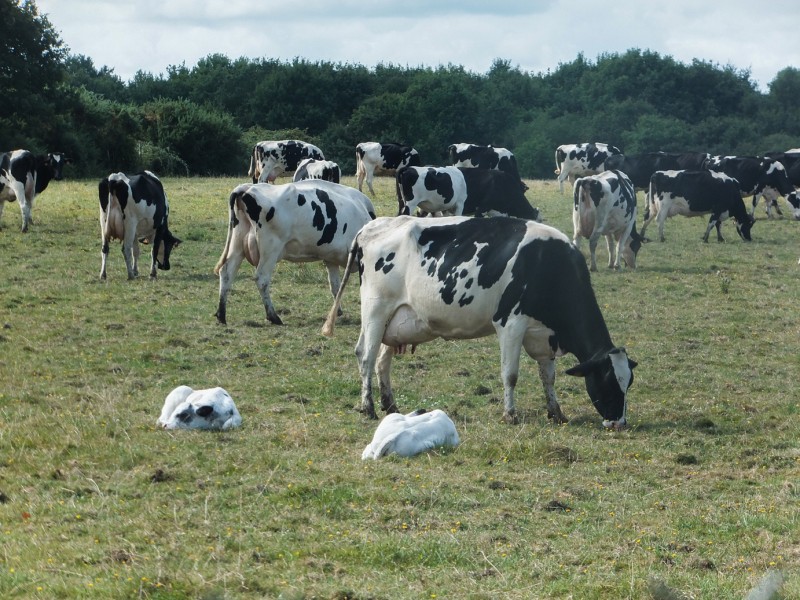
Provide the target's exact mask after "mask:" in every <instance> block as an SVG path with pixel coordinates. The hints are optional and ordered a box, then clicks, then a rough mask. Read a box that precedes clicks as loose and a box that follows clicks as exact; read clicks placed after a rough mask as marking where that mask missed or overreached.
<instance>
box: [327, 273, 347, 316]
mask: <svg viewBox="0 0 800 600" xmlns="http://www.w3.org/2000/svg"><path fill="white" fill-rule="evenodd" d="M323 264H324V265H325V268H326V269H327V270H328V287H330V290H331V296H333V299H334V300H336V293H337V292H338V291H339V286H340V285H341V284H342V275H341V273H340V272H339V267H338V266H337V265H334V264H332V263H328V262H324V261H323ZM336 314H337V315H338V316H340V317H341V316H342V307H341V305H339V310H338V312H337V313H336Z"/></svg>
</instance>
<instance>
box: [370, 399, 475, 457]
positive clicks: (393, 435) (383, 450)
mask: <svg viewBox="0 0 800 600" xmlns="http://www.w3.org/2000/svg"><path fill="white" fill-rule="evenodd" d="M459 442H460V440H459V438H458V432H457V431H456V426H455V424H454V423H453V421H452V420H451V419H450V417H448V416H447V415H446V414H445V412H444V411H442V410H439V409H436V410H433V411H431V412H426V411H425V410H422V409H420V410H415V411H414V412H412V413H408V414H407V415H401V414H400V413H392V414H390V415H386V416H385V417H384V418H383V420H382V421H381V422H380V424H379V425H378V428H377V429H376V430H375V435H373V436H372V441H371V442H370V443H369V444H367V447H366V448H364V452H362V453H361V460H367V459H368V458H371V459H373V460H378V459H379V458H381V457H382V456H388V455H389V454H397V455H398V456H416V455H417V454H420V453H422V452H426V451H428V450H432V449H434V448H442V447H451V448H454V447H456V446H458V444H459Z"/></svg>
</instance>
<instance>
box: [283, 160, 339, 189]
mask: <svg viewBox="0 0 800 600" xmlns="http://www.w3.org/2000/svg"><path fill="white" fill-rule="evenodd" d="M341 178H342V170H341V169H340V168H339V165H337V164H336V163H335V162H333V161H332V160H317V159H316V158H305V159H303V160H301V161H300V163H299V164H298V165H297V169H296V170H295V172H294V175H293V176H292V181H294V182H297V181H303V180H305V179H324V180H325V181H332V182H333V183H339V180H340V179H341Z"/></svg>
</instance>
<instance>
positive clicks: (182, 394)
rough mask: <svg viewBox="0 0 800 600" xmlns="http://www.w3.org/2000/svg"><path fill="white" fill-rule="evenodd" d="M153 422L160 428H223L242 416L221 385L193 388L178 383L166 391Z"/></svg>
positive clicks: (230, 425)
mask: <svg viewBox="0 0 800 600" xmlns="http://www.w3.org/2000/svg"><path fill="white" fill-rule="evenodd" d="M157 422H158V424H159V425H161V427H163V428H164V429H214V430H223V431H224V430H227V429H234V428H235V427H239V425H241V424H242V417H241V415H240V414H239V411H238V410H237V409H236V405H235V404H234V402H233V398H231V395H230V394H229V393H228V392H226V391H225V390H224V389H222V388H221V387H215V388H210V389H207V390H193V389H192V388H190V387H189V386H188V385H181V386H178V387H176V388H175V389H174V390H172V391H171V392H170V393H169V395H167V398H166V400H164V407H163V408H162V409H161V416H160V417H158V421H157Z"/></svg>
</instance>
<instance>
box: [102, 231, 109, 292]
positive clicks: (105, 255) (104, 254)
mask: <svg viewBox="0 0 800 600" xmlns="http://www.w3.org/2000/svg"><path fill="white" fill-rule="evenodd" d="M108 241H109V240H108V239H107V238H106V237H105V236H104V237H103V246H102V248H101V249H100V279H102V280H103V281H105V279H106V262H108Z"/></svg>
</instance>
